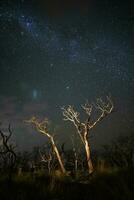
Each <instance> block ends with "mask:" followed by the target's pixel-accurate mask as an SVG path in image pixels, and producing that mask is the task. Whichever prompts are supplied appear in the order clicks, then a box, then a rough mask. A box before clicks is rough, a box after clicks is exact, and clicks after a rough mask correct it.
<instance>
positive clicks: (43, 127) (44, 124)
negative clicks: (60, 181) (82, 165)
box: [26, 117, 66, 174]
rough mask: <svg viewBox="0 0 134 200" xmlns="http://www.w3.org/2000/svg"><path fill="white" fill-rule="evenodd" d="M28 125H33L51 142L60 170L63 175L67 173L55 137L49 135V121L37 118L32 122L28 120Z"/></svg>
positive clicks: (32, 119)
mask: <svg viewBox="0 0 134 200" xmlns="http://www.w3.org/2000/svg"><path fill="white" fill-rule="evenodd" d="M26 122H27V123H31V124H33V125H34V126H35V128H36V130H37V131H38V132H39V133H41V134H43V135H45V136H46V137H47V138H48V139H49V140H50V142H51V145H52V148H53V151H54V153H55V155H56V158H57V160H58V162H59V165H60V168H61V171H62V173H64V174H65V173H66V170H65V167H64V164H63V161H62V158H61V156H60V153H59V150H58V148H57V146H56V143H55V140H54V136H53V135H52V134H51V133H49V130H48V124H49V123H48V120H47V119H45V120H43V121H39V120H38V119H37V118H36V117H32V118H31V119H30V120H27V121H26Z"/></svg>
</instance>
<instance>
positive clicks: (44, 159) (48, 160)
mask: <svg viewBox="0 0 134 200" xmlns="http://www.w3.org/2000/svg"><path fill="white" fill-rule="evenodd" d="M39 154H40V157H41V162H44V163H47V168H48V172H49V174H50V173H51V163H52V160H53V157H52V153H51V151H49V153H48V154H46V153H43V154H42V153H41V151H40V150H39Z"/></svg>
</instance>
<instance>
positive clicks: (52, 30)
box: [0, 0, 134, 149]
mask: <svg viewBox="0 0 134 200" xmlns="http://www.w3.org/2000/svg"><path fill="white" fill-rule="evenodd" d="M133 17H134V5H133V4H132V2H131V1H130V2H129V0H128V1H121V0H111V1H110V0H109V1H107V0H101V1H100V0H90V1H87V0H83V1H82V0H81V1H80V0H79V1H78V0H72V1H71V0H66V1H64V0H55V1H52V0H44V1H43V0H31V1H30V0H29V1H28V0H16V1H15V0H1V1H0V121H1V123H2V125H1V126H2V127H3V128H4V127H6V126H7V124H8V123H9V122H10V123H11V125H12V128H13V131H14V141H15V142H16V143H17V145H18V146H19V147H20V148H23V149H28V148H31V147H32V146H33V145H40V144H43V142H44V139H43V138H42V136H40V135H39V134H37V133H35V132H33V129H32V127H28V125H27V124H25V123H24V120H25V119H29V118H30V117H31V116H32V115H37V116H39V117H43V116H44V117H45V116H46V117H48V118H49V119H50V125H51V126H52V130H54V131H55V132H56V133H57V139H58V140H59V142H60V141H65V142H68V141H69V140H68V138H69V137H70V136H71V133H72V132H74V129H73V128H72V127H73V126H71V124H69V123H66V122H64V121H63V120H62V112H61V110H60V107H62V106H64V105H68V104H73V105H75V107H76V108H77V109H78V110H79V109H80V105H81V104H82V103H84V102H85V101H86V99H88V100H89V101H91V102H93V101H95V99H96V98H97V97H105V96H106V95H108V94H110V95H111V96H112V99H113V101H114V106H115V109H114V112H113V113H112V114H111V115H110V116H109V117H108V118H107V119H105V120H104V121H102V122H101V123H100V124H99V125H98V126H97V127H96V128H95V129H94V130H93V133H92V134H93V138H92V144H93V146H95V147H99V146H101V145H102V144H110V141H111V140H112V139H114V138H116V137H118V136H119V135H130V134H132V133H133V128H134V20H133ZM80 111H81V109H80ZM5 131H6V130H5Z"/></svg>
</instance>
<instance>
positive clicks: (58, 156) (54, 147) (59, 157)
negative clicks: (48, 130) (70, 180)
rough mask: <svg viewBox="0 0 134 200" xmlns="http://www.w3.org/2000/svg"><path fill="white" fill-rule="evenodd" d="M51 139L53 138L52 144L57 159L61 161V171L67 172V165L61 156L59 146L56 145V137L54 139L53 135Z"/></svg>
mask: <svg viewBox="0 0 134 200" xmlns="http://www.w3.org/2000/svg"><path fill="white" fill-rule="evenodd" d="M50 139H51V143H52V146H53V150H54V152H55V154H56V157H57V160H58V162H59V165H60V168H61V171H62V173H63V174H65V173H66V170H65V167H64V165H63V162H62V159H61V156H60V154H59V151H58V149H57V147H56V145H55V142H54V139H53V137H50Z"/></svg>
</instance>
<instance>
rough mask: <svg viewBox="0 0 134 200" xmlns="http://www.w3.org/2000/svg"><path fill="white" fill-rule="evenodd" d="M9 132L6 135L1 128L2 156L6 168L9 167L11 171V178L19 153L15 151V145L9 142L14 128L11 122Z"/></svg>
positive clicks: (0, 149)
mask: <svg viewBox="0 0 134 200" xmlns="http://www.w3.org/2000/svg"><path fill="white" fill-rule="evenodd" d="M8 132H9V134H8V135H6V134H4V133H3V131H2V130H1V129H0V139H1V145H0V156H1V158H2V160H3V162H4V166H3V167H4V170H5V169H6V168H7V169H8V172H9V178H11V173H12V170H13V169H14V167H15V164H16V159H17V155H16V153H15V146H14V145H12V144H10V143H9V140H10V138H11V136H12V130H11V127H10V124H9V126H8Z"/></svg>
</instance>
